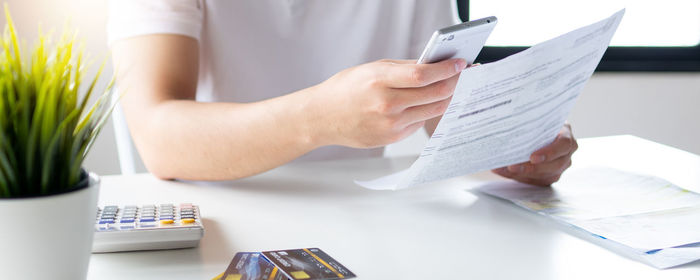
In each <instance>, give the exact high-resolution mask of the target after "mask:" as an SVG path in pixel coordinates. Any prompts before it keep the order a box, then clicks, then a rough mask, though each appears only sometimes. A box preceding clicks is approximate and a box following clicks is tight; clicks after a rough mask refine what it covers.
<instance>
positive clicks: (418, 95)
mask: <svg viewBox="0 0 700 280" xmlns="http://www.w3.org/2000/svg"><path fill="white" fill-rule="evenodd" d="M457 81H459V74H458V75H455V76H452V77H451V78H449V79H446V80H442V81H439V82H436V83H433V84H430V85H428V86H425V87H422V88H403V89H394V91H393V92H392V94H394V98H395V101H394V102H396V104H397V106H399V107H401V108H408V107H413V106H418V105H424V104H431V103H435V102H438V101H441V100H445V99H449V98H450V97H451V96H452V94H453V93H454V91H455V86H457Z"/></svg>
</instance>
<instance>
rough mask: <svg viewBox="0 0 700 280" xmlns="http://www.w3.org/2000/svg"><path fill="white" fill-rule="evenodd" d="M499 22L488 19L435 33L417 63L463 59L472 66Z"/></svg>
mask: <svg viewBox="0 0 700 280" xmlns="http://www.w3.org/2000/svg"><path fill="white" fill-rule="evenodd" d="M497 21H498V20H497V19H496V17H487V18H482V19H477V20H472V21H468V22H463V23H460V24H456V25H453V26H449V27H445V28H442V29H440V30H437V31H435V32H434V33H433V36H432V37H430V41H428V45H426V46H425V49H424V50H423V54H421V56H420V58H419V59H418V62H417V63H418V64H425V63H433V62H438V61H442V60H445V59H450V58H461V59H464V60H466V61H467V65H472V64H473V63H474V60H475V59H476V56H477V55H479V52H481V48H482V47H483V46H484V44H485V43H486V39H488V38H489V35H491V31H493V28H494V27H495V26H496V22H497Z"/></svg>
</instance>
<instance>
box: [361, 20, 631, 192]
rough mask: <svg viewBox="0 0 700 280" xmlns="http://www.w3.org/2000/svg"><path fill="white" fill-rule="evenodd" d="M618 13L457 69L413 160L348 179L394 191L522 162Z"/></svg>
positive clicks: (563, 110) (554, 122)
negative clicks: (441, 110)
mask: <svg viewBox="0 0 700 280" xmlns="http://www.w3.org/2000/svg"><path fill="white" fill-rule="evenodd" d="M623 14H624V10H621V11H619V12H617V13H615V14H614V15H613V16H611V17H610V18H607V19H605V20H602V21H600V22H597V23H594V24H591V25H589V26H586V27H583V28H580V29H577V30H574V31H572V32H569V33H567V34H564V35H562V36H559V37H557V38H554V39H552V40H549V41H546V42H543V43H540V44H537V45H535V46H532V47H531V48H529V49H527V50H525V51H522V52H520V53H517V54H515V55H512V56H509V57H507V58H504V59H502V60H500V61H497V62H493V63H489V64H484V65H481V66H478V67H471V68H468V69H466V70H464V71H463V72H462V74H461V76H460V78H459V82H458V83H457V87H456V89H455V92H454V95H453V97H452V101H451V103H450V105H449V106H448V109H447V111H446V112H445V114H444V115H443V117H442V120H441V121H440V123H439V124H438V126H437V129H436V130H435V132H434V133H433V135H432V137H431V138H430V140H428V143H427V144H426V146H425V148H424V149H423V151H422V153H421V155H420V157H419V158H418V159H417V160H416V162H414V163H413V165H412V166H411V167H410V168H409V169H407V170H404V171H401V172H399V173H398V174H392V175H389V176H386V177H382V178H379V179H375V180H372V181H363V182H360V181H356V183H357V184H359V185H361V186H363V187H366V188H369V189H376V190H396V189H402V188H407V187H411V186H414V185H418V184H422V183H428V182H433V181H438V180H442V179H447V178H451V177H456V176H461V175H465V174H469V173H473V172H477V171H482V170H488V169H493V168H498V167H503V166H507V165H511V164H515V163H520V162H525V161H528V160H529V157H530V154H532V153H533V152H534V151H536V150H538V149H539V148H542V147H544V146H545V145H547V144H549V143H551V141H553V140H554V138H555V137H556V135H557V133H558V132H559V130H560V129H561V128H562V126H563V125H564V122H565V120H566V118H567V116H568V115H569V111H571V108H572V107H573V106H574V102H575V100H576V98H577V97H578V95H579V93H580V92H581V90H582V89H583V86H584V85H585V83H586V82H587V81H588V79H589V78H590V77H591V75H592V74H593V71H594V70H595V68H596V66H597V65H598V62H599V61H600V59H601V58H602V56H603V53H604V52H605V50H606V49H607V47H608V44H609V43H610V40H611V39H612V36H613V34H615V30H616V29H617V26H618V25H619V24H620V21H621V20H622V16H623Z"/></svg>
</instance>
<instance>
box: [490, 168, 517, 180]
mask: <svg viewBox="0 0 700 280" xmlns="http://www.w3.org/2000/svg"><path fill="white" fill-rule="evenodd" d="M491 172H493V173H495V174H497V175H501V176H503V177H506V178H509V179H512V178H513V177H515V176H516V175H515V174H513V173H512V172H510V171H508V168H506V167H501V168H496V169H493V170H491Z"/></svg>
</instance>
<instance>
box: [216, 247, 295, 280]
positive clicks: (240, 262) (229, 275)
mask: <svg viewBox="0 0 700 280" xmlns="http://www.w3.org/2000/svg"><path fill="white" fill-rule="evenodd" d="M217 277H219V278H218V279H217V278H214V279H217V280H288V278H287V276H285V275H284V274H283V273H281V272H280V270H279V268H277V267H276V266H275V265H274V264H272V263H270V262H269V261H267V259H265V258H264V257H263V256H262V255H261V254H260V253H257V252H241V253H236V255H235V256H233V260H231V263H230V264H229V265H228V268H226V271H225V272H224V273H223V274H222V275H221V276H217Z"/></svg>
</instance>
